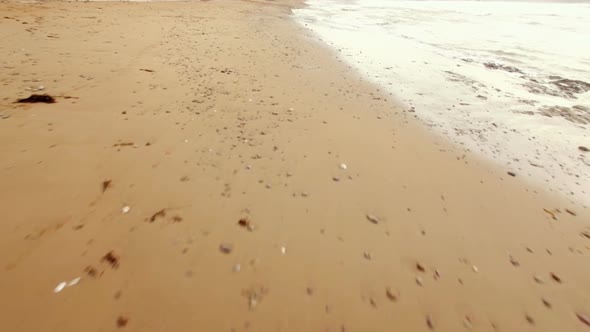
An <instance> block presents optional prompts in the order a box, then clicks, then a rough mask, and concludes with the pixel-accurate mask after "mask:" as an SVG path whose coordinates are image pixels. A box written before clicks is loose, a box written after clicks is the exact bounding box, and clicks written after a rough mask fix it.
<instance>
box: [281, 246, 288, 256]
mask: <svg viewBox="0 0 590 332" xmlns="http://www.w3.org/2000/svg"><path fill="white" fill-rule="evenodd" d="M286 253H287V248H285V247H284V246H281V254H283V255H284V254H286Z"/></svg>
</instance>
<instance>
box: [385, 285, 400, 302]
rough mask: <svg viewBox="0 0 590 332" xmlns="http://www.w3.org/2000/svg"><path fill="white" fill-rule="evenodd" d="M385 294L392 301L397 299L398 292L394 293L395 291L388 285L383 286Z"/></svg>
mask: <svg viewBox="0 0 590 332" xmlns="http://www.w3.org/2000/svg"><path fill="white" fill-rule="evenodd" d="M385 295H386V296H387V298H388V299H389V300H390V301H393V302H395V301H397V299H398V297H399V294H396V293H395V292H394V291H393V290H392V289H391V288H389V287H387V288H385Z"/></svg>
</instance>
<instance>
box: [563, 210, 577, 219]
mask: <svg viewBox="0 0 590 332" xmlns="http://www.w3.org/2000/svg"><path fill="white" fill-rule="evenodd" d="M565 212H567V213H569V214H571V215H572V216H574V217H575V216H577V214H576V212H574V211H573V210H570V209H565Z"/></svg>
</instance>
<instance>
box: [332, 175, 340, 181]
mask: <svg viewBox="0 0 590 332" xmlns="http://www.w3.org/2000/svg"><path fill="white" fill-rule="evenodd" d="M332 181H334V182H338V181H340V178H339V177H337V176H333V177H332Z"/></svg>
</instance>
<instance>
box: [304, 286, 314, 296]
mask: <svg viewBox="0 0 590 332" xmlns="http://www.w3.org/2000/svg"><path fill="white" fill-rule="evenodd" d="M305 291H306V292H307V295H309V296H312V295H313V288H311V287H307V288H306V289H305Z"/></svg>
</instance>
